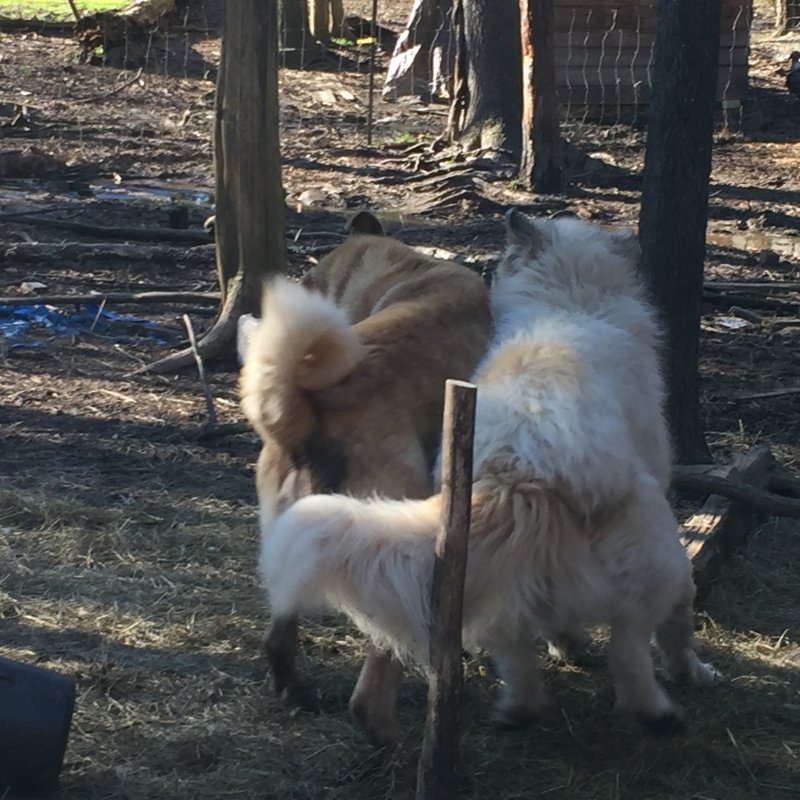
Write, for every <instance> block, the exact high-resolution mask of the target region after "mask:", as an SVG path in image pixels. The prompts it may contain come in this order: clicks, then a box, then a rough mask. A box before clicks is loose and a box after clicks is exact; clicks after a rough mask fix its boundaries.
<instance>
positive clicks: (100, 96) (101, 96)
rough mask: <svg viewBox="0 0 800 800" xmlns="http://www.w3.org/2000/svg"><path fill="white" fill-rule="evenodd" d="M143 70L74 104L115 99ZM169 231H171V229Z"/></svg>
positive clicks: (75, 101) (134, 81)
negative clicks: (123, 81) (121, 82)
mask: <svg viewBox="0 0 800 800" xmlns="http://www.w3.org/2000/svg"><path fill="white" fill-rule="evenodd" d="M143 69H144V68H143V67H139V69H138V70H137V72H136V74H135V75H134V76H133V77H132V78H131V79H130V80H128V81H125V83H123V84H120V85H119V86H115V87H114V88H113V89H111V90H109V91H107V92H102V93H100V94H95V95H92V96H91V97H82V98H80V99H77V100H73V102H74V103H78V104H81V103H99V102H101V101H103V100H107V99H108V98H109V97H113V96H114V95H115V94H119V93H120V92H124V91H125V90H126V89H128V88H129V87H131V86H133V84H134V83H138V82H139V80H140V79H141V77H142V70H143ZM169 230H171V229H169Z"/></svg>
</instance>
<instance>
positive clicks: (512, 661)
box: [482, 631, 547, 729]
mask: <svg viewBox="0 0 800 800" xmlns="http://www.w3.org/2000/svg"><path fill="white" fill-rule="evenodd" d="M518 633H521V632H518ZM535 642H536V637H535V636H533V635H530V636H527V637H526V636H523V635H514V634H512V633H510V632H499V631H493V632H492V637H491V639H488V640H486V641H485V642H483V643H482V644H483V646H484V647H485V649H487V650H488V651H489V652H490V654H491V656H492V660H493V661H494V663H495V666H496V667H497V671H498V673H499V675H500V678H501V680H502V681H503V686H502V687H501V689H500V695H499V697H498V698H497V701H496V702H495V707H494V712H493V714H492V720H493V721H494V723H495V724H496V725H497V726H498V727H500V728H504V729H514V728H522V727H524V726H525V725H528V724H529V723H531V722H533V721H534V720H535V719H536V718H537V717H538V716H539V715H540V714H541V712H542V710H543V708H544V707H545V705H546V704H547V698H546V695H545V691H544V682H543V680H542V674H541V671H540V669H539V655H538V652H537V647H536V644H535Z"/></svg>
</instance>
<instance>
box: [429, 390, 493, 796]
mask: <svg viewBox="0 0 800 800" xmlns="http://www.w3.org/2000/svg"><path fill="white" fill-rule="evenodd" d="M477 391H478V390H477V387H476V386H474V385H472V384H470V383H465V382H463V381H454V380H449V381H447V383H446V385H445V400H444V422H443V428H442V520H441V526H440V528H439V533H438V534H437V536H436V559H435V561H434V567H433V585H432V586H431V632H430V663H431V674H430V678H429V683H428V718H427V720H426V722H425V739H424V741H423V744H422V754H421V756H420V760H419V769H418V773H417V795H416V796H417V800H452V798H454V797H456V796H457V794H458V750H459V738H460V732H459V721H460V706H461V683H462V666H461V621H462V610H463V599H464V598H463V595H464V578H465V574H466V566H467V541H468V536H469V520H470V510H471V502H472V439H473V434H474V431H475V399H476V396H477Z"/></svg>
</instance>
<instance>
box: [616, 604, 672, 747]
mask: <svg viewBox="0 0 800 800" xmlns="http://www.w3.org/2000/svg"><path fill="white" fill-rule="evenodd" d="M651 633H652V630H651V629H650V628H649V627H648V626H647V625H645V624H643V623H642V621H641V620H635V619H634V620H631V619H621V620H616V621H614V622H613V623H612V625H611V640H610V642H609V645H608V659H609V664H610V666H611V671H612V673H613V676H614V688H615V690H616V696H617V697H616V704H615V710H616V711H622V712H626V713H631V714H633V715H634V716H636V717H638V718H639V719H640V721H641V722H642V724H643V725H644V726H645V727H646V728H647V729H648V730H650V731H652V732H653V733H664V734H669V733H678V732H680V731H681V730H682V729H683V727H684V723H683V710H682V709H681V708H680V706H678V705H676V704H675V703H673V702H672V700H670V698H669V696H668V695H667V693H666V692H665V691H664V689H662V688H661V686H659V684H658V681H657V680H656V675H655V670H654V668H653V657H652V654H651V652H650V638H651Z"/></svg>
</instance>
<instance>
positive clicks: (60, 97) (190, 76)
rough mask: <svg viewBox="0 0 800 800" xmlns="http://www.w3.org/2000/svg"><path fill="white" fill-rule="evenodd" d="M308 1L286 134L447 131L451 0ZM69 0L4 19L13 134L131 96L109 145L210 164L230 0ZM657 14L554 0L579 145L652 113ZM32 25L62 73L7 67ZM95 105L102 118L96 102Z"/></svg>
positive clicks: (565, 105)
mask: <svg viewBox="0 0 800 800" xmlns="http://www.w3.org/2000/svg"><path fill="white" fill-rule="evenodd" d="M782 2H784V3H785V4H786V9H787V13H793V12H792V9H793V8H797V7H800V0H782ZM142 5H144V4H142ZM288 5H291V4H287V6H288ZM297 5H298V7H301V8H302V6H303V5H306V10H304V11H303V13H302V15H301V16H300V17H299V18H297V17H295V18H294V22H292V19H291V18H288V17H286V18H284V26H283V29H282V31H281V50H280V63H281V65H282V66H283V69H282V70H281V77H280V81H281V122H282V125H283V128H284V131H285V132H286V135H287V136H292V135H302V136H305V137H311V138H314V137H320V140H322V139H323V138H324V139H325V141H330V140H331V139H333V140H335V141H338V142H341V143H342V144H346V143H352V144H362V143H366V141H367V140H368V139H374V141H375V143H377V144H382V143H387V142H400V141H412V140H414V139H416V138H417V137H420V136H436V135H439V134H441V133H442V132H443V131H444V128H445V123H446V118H447V105H448V102H449V100H450V96H451V94H452V88H451V81H450V76H451V74H452V67H453V63H454V58H455V47H456V43H455V37H454V35H453V32H452V29H451V28H452V25H451V23H452V15H451V13H450V10H451V8H452V2H451V0H427V2H422V1H421V0H416V2H415V0H344V3H343V4H342V3H340V2H336V0H325V2H319V3H318V2H307V3H304V4H297ZM63 6H64V8H65V9H66V10H67V14H66V15H65V16H63V17H62V19H60V20H58V19H53V18H48V19H40V20H39V22H38V23H34V22H29V23H28V24H27V26H25V25H22V24H20V25H19V27H18V29H17V31H16V35H15V32H14V29H13V26H11V27H9V26H8V23H7V22H3V25H4V26H5V27H4V30H7V31H8V32H9V33H10V34H11V35H10V36H8V37H6V38H5V39H4V40H3V41H2V42H0V48H2V51H3V52H4V53H5V54H6V55H5V56H4V59H5V61H4V62H2V61H0V79H3V83H2V84H0V90H1V91H2V95H3V96H2V98H0V99H1V100H2V103H3V109H5V111H4V112H3V113H4V120H3V122H4V123H5V124H4V130H5V135H6V136H10V137H11V138H12V139H13V138H14V137H15V136H16V137H19V138H20V139H23V138H25V136H23V135H22V134H25V135H27V136H28V138H29V139H32V140H33V141H36V140H37V139H38V140H54V139H55V140H58V139H59V138H61V139H62V140H70V141H71V142H72V143H73V146H74V147H77V148H79V147H80V142H81V141H82V139H83V137H84V136H93V137H94V136H96V133H95V130H96V119H95V118H94V117H96V116H97V115H100V116H103V115H104V114H105V109H107V108H114V109H115V111H116V112H118V111H119V108H120V107H121V106H123V105H124V106H125V107H126V108H127V109H128V112H129V113H127V114H124V115H122V116H120V114H119V113H113V114H112V113H109V114H108V117H109V120H110V122H109V125H108V129H107V131H106V138H107V139H108V146H109V148H110V149H116V150H117V151H118V152H121V153H122V154H123V155H125V156H127V157H124V158H121V161H123V162H125V163H131V162H132V160H133V151H134V150H138V151H139V152H140V153H142V155H143V156H145V159H144V160H145V161H146V153H147V150H148V147H147V142H148V140H150V139H152V138H153V136H154V129H155V130H156V132H158V133H163V134H164V135H165V136H166V138H167V139H180V138H183V139H184V140H196V141H197V142H198V143H199V141H200V140H202V141H203V154H204V156H205V157H207V159H208V163H209V165H210V161H211V159H210V156H211V153H210V147H211V143H210V132H211V115H212V113H213V89H214V85H213V82H214V80H215V77H216V69H217V67H216V65H217V62H218V55H219V43H220V40H219V36H220V30H221V20H222V9H223V3H222V2H219V1H218V0H199V1H198V0H183V1H182V2H181V1H180V0H179V2H177V3H175V8H174V10H173V11H172V12H171V13H170V14H169V15H168V16H167V17H164V18H161V19H159V20H158V22H157V23H156V22H155V21H153V20H147V19H145V20H141V19H137V18H135V17H125V16H120V15H117V14H109V15H107V16H103V15H102V14H101V15H88V14H87V15H85V16H84V17H83V18H82V19H80V20H78V21H77V23H76V21H75V20H74V19H72V18H71V17H70V15H69V10H68V4H67V3H64V4H63ZM320 9H322V11H320ZM798 13H800V12H798ZM655 14H656V6H655V3H654V2H652V0H629V1H628V2H625V0H617V2H609V0H570V1H569V2H568V1H567V0H564V1H563V2H562V1H561V0H556V20H555V21H556V26H555V31H556V32H555V53H556V68H557V88H558V94H559V100H560V114H561V122H562V127H563V129H564V131H565V133H566V134H567V135H568V136H569V137H571V138H572V139H573V141H574V143H576V144H579V143H580V137H581V135H582V133H581V132H582V130H583V129H584V128H585V127H586V126H587V125H590V124H591V125H593V126H594V125H597V124H599V125H621V124H633V125H634V126H638V125H640V124H641V123H642V122H643V121H644V120H645V119H646V114H647V107H648V104H649V101H650V97H651V94H652V89H653V67H654V63H655V22H656V17H655ZM323 17H324V19H323ZM751 20H752V0H724V2H723V13H722V30H721V36H720V54H719V74H718V91H717V101H718V108H719V111H720V121H721V123H722V124H723V125H725V126H726V127H736V126H737V125H739V124H740V123H741V119H742V110H743V101H744V97H745V93H746V91H747V86H748V57H749V43H750V28H751ZM292 24H294V25H295V27H292ZM23 37H29V39H28V44H30V37H40V38H41V39H46V40H47V42H48V45H47V47H48V48H49V49H51V50H57V51H58V52H59V54H60V56H59V58H60V60H61V74H59V75H54V74H51V73H48V72H47V71H46V70H45V71H44V72H42V73H41V75H40V76H39V77H40V82H39V84H38V85H37V86H35V87H34V88H26V84H27V83H32V84H35V83H36V80H37V73H38V72H40V70H39V67H38V65H37V64H36V63H32V64H30V65H29V69H30V76H29V79H26V78H25V75H24V73H23V72H17V73H15V74H16V77H17V78H19V79H20V80H19V81H18V85H14V79H13V77H12V72H13V71H12V70H9V68H8V65H9V64H10V63H11V64H13V63H14V62H19V61H20V60H24V59H25V58H27V57H29V58H31V59H32V60H34V61H35V60H36V58H37V56H36V48H32V47H25V46H18V45H22V44H23V43H22V41H21V39H22V38H23ZM15 49H16V52H14V50H15ZM26 53H27V55H26ZM88 65H93V66H96V67H97V72H96V73H95V74H94V76H91V75H90V73H89V72H88V71H87V70H86V69H85V67H86V66H88ZM26 92H31V94H26ZM153 93H157V94H160V95H161V96H162V97H163V101H164V103H163V114H162V116H161V118H160V119H153V117H152V116H151V115H146V114H141V115H140V114H138V113H137V109H140V108H141V107H143V106H144V105H145V103H146V100H148V98H150V99H151V98H152V94H153ZM34 94H35V95H36V96H37V97H38V96H40V95H44V94H48V95H49V97H50V98H51V99H52V100H54V101H55V102H57V103H60V104H63V106H62V111H63V118H62V119H61V120H58V119H53V118H52V117H51V116H50V115H51V114H52V113H53V109H52V108H51V109H50V110H49V111H48V114H46V115H44V116H42V115H40V119H39V122H40V123H42V124H38V125H37V119H36V118H37V111H36V106H37V103H36V102H35V100H34V97H33V95H34ZM28 98H30V99H28ZM88 108H91V109H92V110H93V115H94V116H93V117H92V118H89V117H88V116H87V114H86V113H85V112H86V111H87V110H88ZM0 111H2V109H0ZM44 117H47V118H46V119H45V118H44ZM12 122H13V123H14V124H13V125H12V124H11V123H12ZM26 125H27V128H26ZM115 136H116V137H118V141H117V142H113V139H114V137H115ZM126 150H127V151H128V152H127V154H126V153H125V151H126ZM151 166H152V165H151ZM167 166H168V167H169V169H166V170H164V169H163V167H162V171H166V172H173V173H179V172H180V169H179V165H178V164H175V163H171V164H168V165H167Z"/></svg>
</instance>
